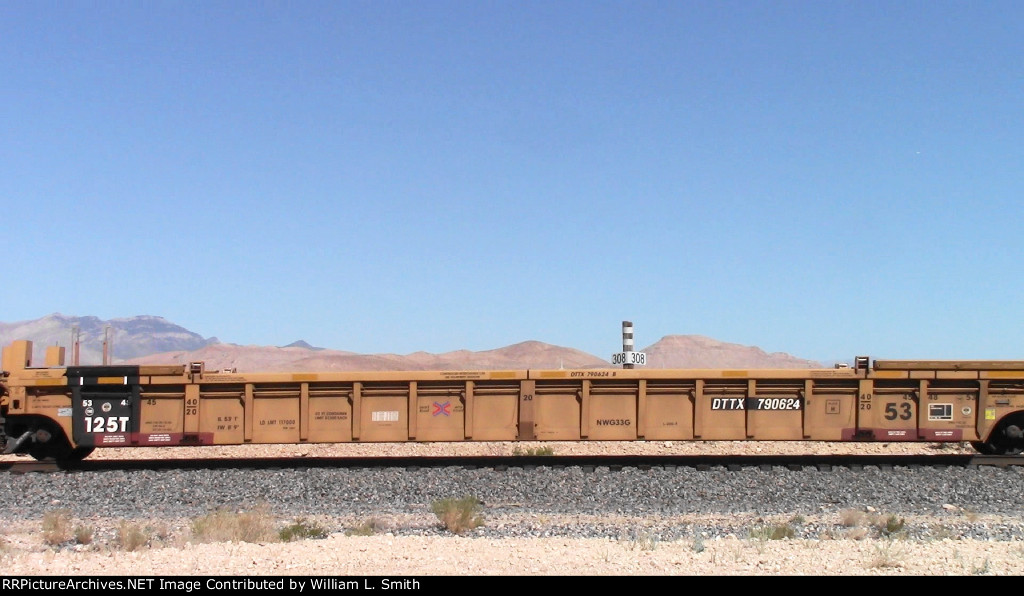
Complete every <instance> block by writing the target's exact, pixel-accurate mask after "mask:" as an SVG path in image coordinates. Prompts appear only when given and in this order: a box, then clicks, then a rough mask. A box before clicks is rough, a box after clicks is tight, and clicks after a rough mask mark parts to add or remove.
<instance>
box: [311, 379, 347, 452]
mask: <svg viewBox="0 0 1024 596" xmlns="http://www.w3.org/2000/svg"><path fill="white" fill-rule="evenodd" d="M308 395H309V401H308V409H307V411H308V412H309V415H308V419H307V420H306V428H308V429H309V430H308V434H307V439H308V441H309V442H310V443H348V442H350V441H351V440H352V385H351V384H350V383H330V382H325V383H310V384H309V388H308Z"/></svg>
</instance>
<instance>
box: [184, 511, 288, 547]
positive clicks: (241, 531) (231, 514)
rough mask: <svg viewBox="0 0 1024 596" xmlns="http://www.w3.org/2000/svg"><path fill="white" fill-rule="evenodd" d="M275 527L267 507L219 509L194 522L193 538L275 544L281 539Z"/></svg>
mask: <svg viewBox="0 0 1024 596" xmlns="http://www.w3.org/2000/svg"><path fill="white" fill-rule="evenodd" d="M275 525H276V524H275V522H274V519H273V517H272V516H271V515H270V513H269V512H268V511H267V509H266V508H265V507H258V508H256V509H253V510H251V511H229V510H225V509H219V510H217V511H214V512H212V513H208V514H206V515H204V516H202V517H200V518H197V519H194V520H192V536H193V539H195V540H197V541H199V542H274V541H275V540H277V539H278V538H279V537H278V533H277V532H276V531H275Z"/></svg>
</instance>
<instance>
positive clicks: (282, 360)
mask: <svg viewBox="0 0 1024 596" xmlns="http://www.w3.org/2000/svg"><path fill="white" fill-rule="evenodd" d="M73 325H78V326H79V328H80V330H81V339H82V348H81V359H80V362H81V363H82V364H100V363H101V362H102V350H103V346H102V342H103V337H104V329H105V328H106V326H108V325H109V326H110V327H111V330H112V333H113V338H114V339H113V360H112V362H114V363H126V364H187V363H189V362H197V361H203V362H205V363H206V366H207V368H208V369H211V370H214V369H215V370H225V369H236V370H238V371H239V372H258V371H265V372H271V371H282V372H284V371H346V370H483V369H496V370H500V369H531V368H532V369H545V368H546V369H557V368H577V369H578V368H601V367H611V364H610V363H609V362H608V360H606V359H604V358H600V357H598V356H594V355H593V354H588V353H586V352H582V351H580V350H576V349H574V348H568V347H562V346H555V345H551V344H547V343H544V342H540V341H524V342H521V343H517V344H513V345H511V346H506V347H503V348H497V349H493V350H483V351H478V352H473V351H469V350H457V351H453V352H445V353H441V354H432V353H428V352H414V353H412V354H405V355H399V354H357V353H354V352H345V351H341V350H333V349H326V348H319V347H313V346H311V345H310V344H308V343H306V342H305V341H302V340H298V341H296V342H293V343H291V344H289V345H287V346H284V347H273V346H240V345H235V344H227V343H220V342H219V341H218V340H217V339H216V338H203V337H202V336H201V335H199V334H197V333H194V332H192V331H189V330H188V329H185V328H184V327H181V326H179V325H175V324H173V323H170V322H169V321H167V320H166V319H163V318H161V317H153V316H137V317H129V318H120V319H111V320H109V321H103V320H100V319H98V318H97V317H69V316H65V315H61V314H52V315H48V316H46V317H43V318H41V319H36V320H34V321H20V322H16V323H0V343H2V344H4V345H6V344H7V343H9V342H11V341H13V340H15V339H29V340H32V341H33V342H34V343H35V348H36V349H35V352H36V354H35V357H34V361H35V362H36V363H37V364H41V363H42V351H43V350H44V349H45V346H48V345H55V344H57V345H62V346H65V347H69V346H70V339H71V328H72V326H73ZM640 351H643V352H646V353H647V359H648V364H647V367H648V368H817V367H821V366H822V365H821V364H820V363H818V362H814V361H811V360H805V359H802V358H796V357H794V356H790V355H789V354H784V353H781V352H776V353H768V352H765V351H764V350H762V349H760V348H758V347H755V346H744V345H740V344H733V343H726V342H722V341H718V340H715V339H711V338H709V337H703V336H700V335H667V336H665V337H663V338H661V339H660V340H659V341H658V342H656V343H654V344H652V345H650V346H647V347H646V348H642V349H641V350H640ZM69 354H70V350H69ZM69 362H70V356H69Z"/></svg>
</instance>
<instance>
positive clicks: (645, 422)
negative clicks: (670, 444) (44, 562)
mask: <svg viewBox="0 0 1024 596" xmlns="http://www.w3.org/2000/svg"><path fill="white" fill-rule="evenodd" d="M641 382H642V383H645V385H646V387H645V391H644V398H645V399H644V401H645V404H644V408H643V409H642V413H640V414H639V417H640V420H641V422H642V428H643V437H642V438H644V439H647V440H650V441H687V440H690V439H693V422H694V419H693V401H694V398H693V396H694V392H695V391H696V382H695V381H693V380H684V381H668V380H651V381H641Z"/></svg>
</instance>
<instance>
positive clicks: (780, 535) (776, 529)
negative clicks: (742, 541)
mask: <svg viewBox="0 0 1024 596" xmlns="http://www.w3.org/2000/svg"><path fill="white" fill-rule="evenodd" d="M750 537H751V538H756V539H757V540H783V539H787V538H794V537H796V530H795V529H793V526H791V525H789V524H788V523H786V524H775V525H767V526H757V527H755V528H751V530H750Z"/></svg>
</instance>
